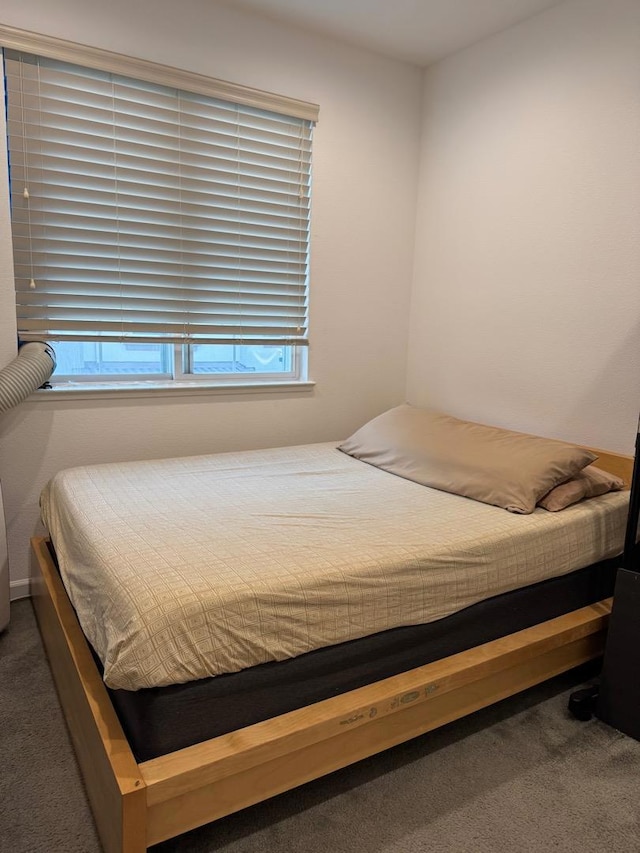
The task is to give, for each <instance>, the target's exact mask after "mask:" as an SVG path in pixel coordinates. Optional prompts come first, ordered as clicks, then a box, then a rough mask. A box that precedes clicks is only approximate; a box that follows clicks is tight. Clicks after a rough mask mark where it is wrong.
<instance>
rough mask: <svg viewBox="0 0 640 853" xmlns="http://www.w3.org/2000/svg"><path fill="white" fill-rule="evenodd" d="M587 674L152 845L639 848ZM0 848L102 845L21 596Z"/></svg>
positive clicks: (454, 850) (622, 763)
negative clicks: (574, 695)
mask: <svg viewBox="0 0 640 853" xmlns="http://www.w3.org/2000/svg"><path fill="white" fill-rule="evenodd" d="M587 675H588V673H587V672H585V671H584V670H583V671H581V672H579V673H578V672H574V673H572V674H570V675H565V676H561V677H560V678H557V679H554V680H553V681H551V682H548V683H547V684H545V685H541V686H540V687H536V688H534V689H532V690H529V691H527V692H526V693H524V694H521V695H520V696H518V697H514V698H512V699H509V700H507V701H505V702H502V703H500V704H499V705H496V706H494V707H492V708H489V709H486V710H484V711H481V712H478V713H477V714H474V715H473V716H471V717H468V718H467V719H465V720H461V721H458V722H457V723H454V724H452V725H450V726H447V727H445V728H444V729H441V730H439V731H438V732H434V733H431V734H430V735H425V736H424V737H422V738H419V739H418V740H415V741H412V742H411V743H408V744H404V745H402V746H400V747H397V748H396V749H393V750H390V751H389V752H387V753H384V754H382V755H379V756H376V757H374V758H371V759H368V760H367V761H363V762H361V763H360V764H358V765H356V766H354V767H351V768H347V769H345V770H342V771H340V772H338V773H334V774H333V775H332V776H330V777H326V778H324V779H321V780H318V781H317V782H314V783H311V784H309V785H306V786H304V787H303V788H300V789H298V790H296V791H292V792H290V793H288V794H285V795H282V796H280V797H277V798H275V799H273V800H271V801H269V802H266V803H262V804H260V805H258V806H255V807H254V808H252V809H248V810H247V811H245V812H242V813H240V814H237V815H232V816H230V817H228V818H225V819H224V820H221V821H218V822H217V823H216V824H212V825H210V826H207V827H203V828H201V829H198V830H195V831H194V832H191V833H189V834H188V835H185V836H182V837H181V838H179V839H177V840H174V841H170V842H165V843H164V844H160V845H158V846H156V847H154V848H152V850H153V851H154V853H177V851H180V853H187V851H188V853H209V851H220V853H267V851H269V853H328V851H331V853H418V851H438V853H467V852H468V853H471V852H472V851H473V853H535V851H545V852H546V851H554V853H601V852H602V851H604V850H608V851H615V853H639V851H640V827H639V823H638V820H639V814H640V743H638V742H636V741H635V740H632V739H631V738H627V737H625V736H624V735H622V734H620V733H619V732H616V731H615V730H613V729H611V728H609V727H608V726H605V725H604V724H603V723H601V722H599V721H596V720H594V721H591V722H588V723H579V722H577V721H575V720H573V719H572V718H570V717H569V715H568V714H567V712H566V705H567V697H568V694H569V692H570V691H571V690H572V689H573V688H574V687H575V685H577V684H579V683H581V682H583V681H584V680H585V678H586V676H587ZM0 723H1V727H0V755H1V756H2V758H1V762H2V763H1V769H2V773H1V776H0V850H2V851H3V853H41V851H42V853H98V851H99V850H100V846H99V843H98V841H97V838H96V835H95V831H94V828H93V823H92V820H91V814H90V812H89V809H88V806H87V803H86V799H85V796H84V791H83V788H82V783H81V781H80V778H79V776H78V771H77V768H76V765H75V760H74V757H73V753H72V751H71V747H70V745H69V740H68V737H67V733H66V729H65V726H64V723H63V719H62V716H61V713H60V710H59V708H58V704H57V700H56V695H55V691H54V688H53V685H52V682H51V678H50V675H49V670H48V667H47V664H46V661H45V658H44V654H43V651H42V646H41V644H40V639H39V636H38V632H37V628H36V625H35V621H34V618H33V611H32V608H31V605H30V603H29V602H28V601H20V602H17V603H16V604H14V605H13V607H12V620H11V626H10V628H9V630H8V631H7V632H5V633H4V634H3V635H1V636H0Z"/></svg>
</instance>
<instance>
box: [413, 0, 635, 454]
mask: <svg viewBox="0 0 640 853" xmlns="http://www.w3.org/2000/svg"><path fill="white" fill-rule="evenodd" d="M419 193H420V195H419V205H418V220H417V233H416V266H415V280H414V292H413V301H412V313H411V333H410V355H409V372H408V398H409V399H410V400H411V401H412V402H415V403H422V404H426V403H429V404H431V405H433V406H434V407H439V408H441V409H443V410H446V411H449V412H451V413H452V414H457V415H459V416H463V417H468V418H471V419H476V420H479V421H485V422H489V423H497V424H501V425H504V426H507V427H511V428H514V429H521V430H524V431H530V432H536V433H541V434H545V435H549V436H556V437H559V438H566V439H570V440H576V441H580V442H583V443H589V444H592V445H594V446H597V447H603V448H610V449H612V450H617V451H621V452H626V453H632V452H633V443H634V440H635V433H636V422H637V417H638V410H639V408H640V3H639V2H638V0H606V2H605V0H569V2H566V3H563V4H561V5H559V6H557V7H554V8H552V9H550V10H548V11H546V12H544V13H542V14H541V15H538V16H536V17H534V18H531V19H529V20H528V21H526V22H524V23H523V24H521V25H519V26H516V27H514V28H512V29H510V30H507V31H505V32H503V33H501V34H499V35H497V36H495V37H493V38H490V39H487V40H486V41H483V42H482V43H480V44H477V45H475V46H474V47H472V48H470V49H467V50H465V51H463V52H461V53H459V54H457V55H455V56H452V57H449V58H448V59H447V60H445V61H443V62H441V63H439V64H438V65H437V66H435V67H433V68H432V69H431V70H430V71H429V72H428V73H427V75H426V85H425V95H424V111H423V139H422V162H421V177H420V190H419Z"/></svg>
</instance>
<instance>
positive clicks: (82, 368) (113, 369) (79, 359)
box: [53, 341, 171, 379]
mask: <svg viewBox="0 0 640 853" xmlns="http://www.w3.org/2000/svg"><path fill="white" fill-rule="evenodd" d="M53 348H54V350H55V353H56V362H57V366H56V371H55V375H54V379H56V378H58V379H59V378H61V377H63V376H67V377H73V376H83V377H87V376H119V375H123V376H131V375H145V376H148V375H153V376H158V375H163V376H164V375H171V369H170V366H169V365H170V363H171V361H170V359H171V347H170V346H168V345H166V344H120V343H118V344H116V343H96V342H81V341H54V342H53Z"/></svg>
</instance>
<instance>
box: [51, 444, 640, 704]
mask: <svg viewBox="0 0 640 853" xmlns="http://www.w3.org/2000/svg"><path fill="white" fill-rule="evenodd" d="M627 501H628V494H627V493H626V492H625V493H615V494H609V495H605V496H603V497H601V498H594V499H591V500H589V501H587V502H584V503H582V504H576V505H575V506H573V507H570V508H569V509H567V510H564V511H563V512H559V513H548V512H546V511H545V510H542V509H539V510H536V511H535V512H534V513H533V514H532V515H514V514H512V513H509V512H506V511H505V510H503V509H499V508H497V507H493V506H488V505H486V504H481V503H477V502H475V501H472V500H469V499H467V498H461V497H458V496H455V495H451V494H447V493H445V492H439V491H436V490H433V489H429V488H427V487H425V486H421V485H418V484H416V483H412V482H409V481H408V480H404V479H401V478H399V477H395V476H394V475H392V474H388V473H386V472H384V471H381V470H379V469H377V468H374V467H372V466H370V465H367V464H366V463H363V462H360V461H358V460H355V459H353V458H351V457H349V456H346V455H344V454H343V453H341V452H340V451H338V450H336V449H335V445H333V444H316V445H306V446H303V447H290V448H282V449H275V450H260V451H249V452H243V453H224V454H216V455H211V456H199V457H188V458H181V459H166V460H159V461H150V462H135V463H125V464H108V465H96V466H90V467H84V468H75V469H71V470H67V471H63V472H61V473H59V474H58V475H57V476H56V477H54V479H53V480H52V481H51V482H50V483H49V484H48V486H47V487H46V488H45V490H44V492H43V494H42V499H41V505H42V516H43V520H44V522H45V524H46V526H47V528H48V529H49V531H50V534H51V538H52V540H53V543H54V546H55V549H56V553H57V555H58V560H59V565H60V570H61V573H62V577H63V580H64V583H65V585H66V588H67V590H68V592H69V595H70V598H71V600H72V602H73V604H74V606H75V608H76V610H77V612H78V616H79V619H80V622H81V624H82V627H83V629H84V631H85V634H86V635H87V637H88V638H89V640H90V641H91V643H92V644H93V646H94V648H95V649H96V651H97V653H98V654H99V656H100V658H101V659H102V662H103V664H104V670H105V681H106V682H107V684H108V685H110V686H112V687H121V688H126V689H131V690H135V689H138V688H141V687H151V686H156V685H165V684H171V683H177V682H184V681H190V680H192V679H197V678H203V677H206V676H210V675H218V674H220V673H226V672H235V671H237V670H240V669H243V668H246V667H249V666H253V665H254V664H258V663H262V662H265V661H270V660H282V659H284V658H288V657H292V656H295V655H299V654H301V653H303V652H306V651H308V650H310V649H314V648H320V647H322V646H328V645H332V644H334V643H340V642H342V641H345V640H350V639H355V638H357V637H362V636H365V635H368V634H372V633H375V632H378V631H382V630H385V629H387V628H391V627H396V626H400V625H409V624H417V623H422V622H428V621H431V620H434V619H439V618H441V617H443V616H446V615H448V614H450V613H452V612H454V611H456V610H460V609H462V608H463V607H466V606H468V605H470V604H473V603H475V602H477V601H479V600H481V599H484V598H487V597H489V596H492V595H496V594H498V593H501V592H505V591H507V590H510V589H514V588H516V587H519V586H523V585H526V584H531V583H534V582H536V581H539V580H542V579H544V578H547V577H550V576H554V575H560V574H564V573H566V572H569V571H572V570H573V569H576V568H580V567H582V566H585V565H588V564H589V563H592V562H595V561H596V560H599V559H601V558H605V557H609V556H613V555H615V554H616V553H618V552H620V551H621V549H622V543H623V536H624V527H625V521H626V511H627Z"/></svg>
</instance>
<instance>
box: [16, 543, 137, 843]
mask: <svg viewBox="0 0 640 853" xmlns="http://www.w3.org/2000/svg"><path fill="white" fill-rule="evenodd" d="M32 553H33V555H34V559H33V561H32V573H31V574H32V576H31V594H32V596H33V606H34V610H35V613H36V619H37V621H38V627H39V628H40V634H41V636H42V641H43V644H44V647H45V650H46V652H47V657H48V658H49V665H50V667H51V672H52V674H53V680H54V682H55V685H56V689H57V691H58V698H59V700H60V704H61V706H62V709H63V711H64V715H65V717H66V720H67V726H68V730H69V734H70V736H71V740H72V742H73V746H74V749H75V752H76V757H77V759H78V764H79V765H80V769H81V771H82V776H83V778H84V784H85V789H86V792H87V796H88V798H89V802H90V803H91V809H92V811H93V816H94V819H95V823H96V827H97V829H98V834H99V836H100V840H101V842H102V846H103V848H104V851H105V853H144V851H145V850H146V849H147V792H146V785H145V782H144V779H143V778H142V775H141V773H140V771H139V769H138V765H137V763H136V761H135V758H134V756H133V754H132V752H131V749H130V747H129V744H128V743H127V739H126V738H125V736H124V733H123V731H122V728H121V726H120V721H119V720H118V718H117V716H116V713H115V711H114V710H113V706H112V705H111V702H110V700H109V696H108V694H107V691H106V688H105V686H104V684H103V682H102V679H101V678H100V676H99V674H98V671H97V669H96V666H95V663H94V661H93V658H92V657H91V653H90V651H89V649H88V647H87V644H86V642H85V641H84V637H82V633H81V631H80V628H79V626H78V623H77V621H76V618H75V613H74V612H73V608H72V607H71V605H70V603H69V600H68V598H67V596H66V593H65V590H64V587H63V585H62V581H61V580H60V578H59V576H58V575H57V573H56V572H55V571H54V570H52V569H51V556H50V554H49V552H48V548H47V543H46V540H45V539H34V540H33V541H32Z"/></svg>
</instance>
